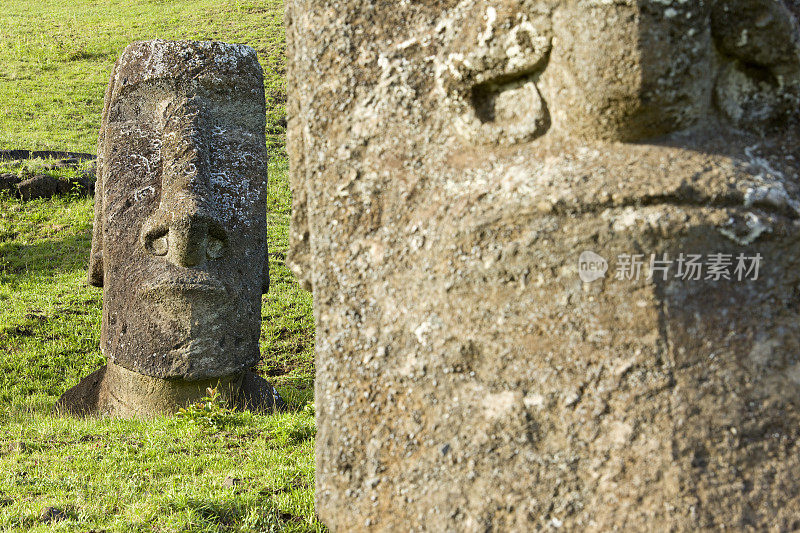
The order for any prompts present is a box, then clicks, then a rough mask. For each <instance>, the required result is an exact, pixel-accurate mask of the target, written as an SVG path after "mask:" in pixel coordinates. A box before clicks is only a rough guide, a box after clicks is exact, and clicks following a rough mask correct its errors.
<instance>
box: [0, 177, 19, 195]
mask: <svg viewBox="0 0 800 533" xmlns="http://www.w3.org/2000/svg"><path fill="white" fill-rule="evenodd" d="M19 181H20V179H19V176H17V175H16V174H11V173H10V172H7V173H3V174H0V192H2V191H11V192H12V193H14V194H16V192H17V183H19Z"/></svg>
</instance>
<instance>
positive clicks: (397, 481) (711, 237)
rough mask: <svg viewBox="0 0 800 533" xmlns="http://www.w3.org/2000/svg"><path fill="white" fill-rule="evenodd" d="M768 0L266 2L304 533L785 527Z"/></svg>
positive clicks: (782, 48)
mask: <svg viewBox="0 0 800 533" xmlns="http://www.w3.org/2000/svg"><path fill="white" fill-rule="evenodd" d="M798 13H800V5H799V4H798V3H797V2H795V1H791V2H790V1H788V0H787V1H778V0H731V1H700V0H681V1H669V0H665V1H662V0H658V1H656V0H618V1H606V0H569V1H567V0H564V1H556V0H551V1H548V0H544V1H534V0H489V1H485V0H464V1H457V0H433V1H430V2H391V3H369V2H356V1H347V2H343V3H342V4H341V5H340V6H339V7H338V8H337V9H335V10H332V9H331V8H330V7H329V6H328V3H327V2H325V1H322V0H289V1H287V24H288V26H287V46H288V55H289V73H288V86H289V95H290V101H289V107H288V114H289V119H288V124H289V126H288V140H287V142H288V151H289V155H290V158H291V166H290V168H291V174H292V189H293V190H292V192H293V201H294V210H293V214H292V216H293V225H292V231H291V237H292V250H291V254H290V258H289V262H290V265H291V267H292V268H293V269H294V271H295V272H297V273H298V275H299V276H300V277H301V279H302V280H303V281H304V283H305V285H306V286H307V287H310V288H312V289H313V292H314V309H315V313H316V327H317V342H316V350H317V359H316V361H317V376H316V392H315V401H316V412H317V427H318V433H317V469H316V476H317V477H316V480H317V484H316V498H317V507H316V511H317V513H318V514H319V516H320V517H321V518H322V520H323V521H324V522H325V523H326V524H327V525H328V526H329V527H330V528H331V529H332V530H333V531H353V530H375V531H396V530H404V531H406V530H414V531H539V530H550V529H558V528H563V530H565V531H611V530H615V529H618V530H626V531H646V530H654V529H655V530H670V531H694V530H698V529H700V530H706V529H707V530H718V529H722V528H729V529H733V530H749V529H752V530H767V529H772V530H775V531H790V530H793V529H797V528H798V527H800V351H799V350H800V269H799V268H798V265H799V264H800V246H798V229H799V228H800V203H799V202H800V156H799V155H798V154H800V142H798V114H800V113H799V112H798V110H800V44H799V43H800V32H799V31H798V22H797V15H798Z"/></svg>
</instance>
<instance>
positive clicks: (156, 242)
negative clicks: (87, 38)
mask: <svg viewBox="0 0 800 533" xmlns="http://www.w3.org/2000/svg"><path fill="white" fill-rule="evenodd" d="M142 240H143V244H144V248H145V249H146V250H147V251H148V252H150V253H151V254H153V255H159V256H160V255H167V252H168V251H169V231H168V230H167V228H155V229H151V230H149V231H146V232H145V234H144V238H143V239H142Z"/></svg>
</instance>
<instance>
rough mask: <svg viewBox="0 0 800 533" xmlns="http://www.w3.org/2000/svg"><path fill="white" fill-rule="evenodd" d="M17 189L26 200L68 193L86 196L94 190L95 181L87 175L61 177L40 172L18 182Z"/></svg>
mask: <svg viewBox="0 0 800 533" xmlns="http://www.w3.org/2000/svg"><path fill="white" fill-rule="evenodd" d="M16 189H17V194H18V195H19V197H20V198H22V199H23V200H26V201H27V200H36V199H39V198H51V197H52V196H55V195H56V194H67V193H73V194H77V195H80V196H86V195H89V194H92V193H93V192H94V181H93V180H92V179H90V178H89V177H87V176H80V177H78V178H72V179H61V178H55V177H53V176H47V175H45V174H38V175H36V176H34V177H32V178H28V179H26V180H24V181H21V182H19V183H18V184H16Z"/></svg>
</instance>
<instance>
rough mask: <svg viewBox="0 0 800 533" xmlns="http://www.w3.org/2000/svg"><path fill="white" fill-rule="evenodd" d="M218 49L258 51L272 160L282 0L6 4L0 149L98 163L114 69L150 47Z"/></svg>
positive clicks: (281, 110) (15, 0)
mask: <svg viewBox="0 0 800 533" xmlns="http://www.w3.org/2000/svg"><path fill="white" fill-rule="evenodd" d="M155 38H160V39H192V40H220V41H227V42H233V43H243V44H247V45H249V46H252V47H253V48H255V49H256V51H257V52H258V55H259V60H260V61H261V64H262V66H263V68H264V89H265V92H266V95H267V109H268V110H269V111H268V113H267V132H268V133H269V138H270V144H271V151H272V153H274V154H278V155H280V153H281V152H282V147H283V144H282V138H283V135H282V134H283V132H284V130H283V127H282V126H281V119H282V118H283V117H284V116H285V103H286V88H285V60H284V55H285V54H284V50H285V47H284V32H283V2H282V1H281V0H260V1H254V0H247V1H241V0H227V1H219V0H195V1H187V0H96V1H92V0H70V1H69V2H65V1H63V0H35V1H34V0H3V3H2V9H0V149H3V148H28V149H61V150H72V151H81V152H89V153H93V152H94V151H95V145H96V142H97V133H98V130H99V127H100V114H101V112H102V110H103V94H104V91H105V87H106V84H107V83H108V78H109V76H110V75H111V68H112V67H113V65H114V62H115V61H116V60H117V58H118V57H119V55H120V53H121V52H122V50H123V49H124V48H125V46H127V45H128V44H129V43H131V42H133V41H137V40H144V39H155Z"/></svg>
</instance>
